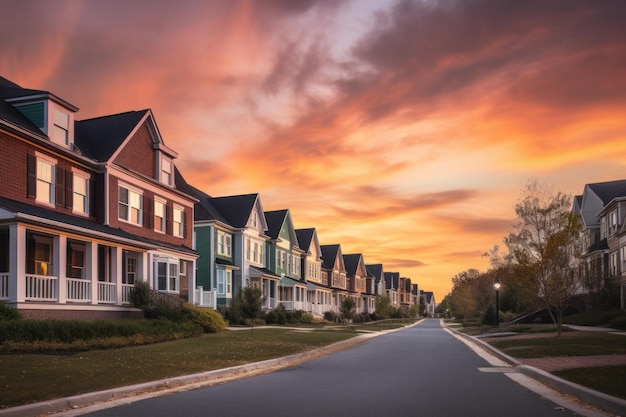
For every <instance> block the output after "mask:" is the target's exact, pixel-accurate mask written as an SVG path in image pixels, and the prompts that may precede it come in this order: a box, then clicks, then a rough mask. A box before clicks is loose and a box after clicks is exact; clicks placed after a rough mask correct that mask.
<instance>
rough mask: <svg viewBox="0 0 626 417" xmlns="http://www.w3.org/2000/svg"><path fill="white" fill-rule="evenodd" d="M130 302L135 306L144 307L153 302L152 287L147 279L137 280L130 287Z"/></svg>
mask: <svg viewBox="0 0 626 417" xmlns="http://www.w3.org/2000/svg"><path fill="white" fill-rule="evenodd" d="M129 297H130V302H131V303H132V305H133V306H134V307H137V308H141V309H144V308H146V307H149V306H151V305H152V304H153V300H152V288H150V284H148V283H147V282H145V281H139V282H135V285H134V286H133V288H131V289H130V294H129Z"/></svg>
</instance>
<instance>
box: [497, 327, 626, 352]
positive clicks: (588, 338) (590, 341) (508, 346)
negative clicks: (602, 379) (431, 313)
mask: <svg viewBox="0 0 626 417" xmlns="http://www.w3.org/2000/svg"><path fill="white" fill-rule="evenodd" d="M489 344H491V345H492V346H493V347H495V348H496V349H498V350H500V351H502V352H504V353H506V354H507V355H510V356H513V357H515V358H544V357H549V356H590V355H619V354H626V337H624V336H621V335H615V334H611V333H604V332H567V333H563V335H562V336H561V337H556V336H554V337H537V338H530V339H527V338H519V339H516V338H511V339H508V340H492V341H490V342H489Z"/></svg>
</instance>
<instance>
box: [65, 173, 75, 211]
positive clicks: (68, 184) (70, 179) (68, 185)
mask: <svg viewBox="0 0 626 417" xmlns="http://www.w3.org/2000/svg"><path fill="white" fill-rule="evenodd" d="M65 207H67V208H68V209H70V210H71V209H72V208H74V174H73V173H72V171H71V170H69V169H68V170H67V171H65Z"/></svg>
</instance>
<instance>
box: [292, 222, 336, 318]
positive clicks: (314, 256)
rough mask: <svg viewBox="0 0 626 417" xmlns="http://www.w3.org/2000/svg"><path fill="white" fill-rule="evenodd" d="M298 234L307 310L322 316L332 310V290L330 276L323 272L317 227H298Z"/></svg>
mask: <svg viewBox="0 0 626 417" xmlns="http://www.w3.org/2000/svg"><path fill="white" fill-rule="evenodd" d="M296 236H297V238H298V244H299V245H300V250H301V251H302V252H301V253H302V254H301V256H302V261H301V271H302V272H301V276H302V277H303V278H304V280H305V282H306V283H307V300H308V308H307V311H309V312H310V313H312V314H313V315H315V316H317V317H321V316H322V315H323V314H324V313H325V312H326V311H330V310H331V300H332V290H331V289H330V287H329V286H328V277H327V275H326V274H323V273H322V249H321V247H320V242H319V238H318V237H317V231H316V230H315V228H309V229H297V230H296Z"/></svg>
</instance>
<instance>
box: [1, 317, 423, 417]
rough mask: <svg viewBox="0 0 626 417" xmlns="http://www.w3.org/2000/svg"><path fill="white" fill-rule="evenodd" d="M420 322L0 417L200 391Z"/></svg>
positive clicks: (25, 416)
mask: <svg viewBox="0 0 626 417" xmlns="http://www.w3.org/2000/svg"><path fill="white" fill-rule="evenodd" d="M421 322H422V320H419V321H417V322H416V323H414V324H412V325H410V326H405V327H401V328H398V329H393V330H384V331H380V332H376V333H367V334H362V335H359V336H355V337H353V338H350V339H347V340H342V341H341V342H337V343H333V344H332V345H328V346H323V347H321V348H317V349H313V350H309V351H306V352H302V353H297V354H295V355H290V356H285V357H281V358H276V359H268V360H266V361H261V362H254V363H249V364H245V365H239V366H233V367H230V368H223V369H216V370H214V371H207V372H201V373H197V374H191V375H183V376H179V377H175V378H166V379H161V380H158V381H151V382H145V383H142V384H135V385H128V386H124V387H118V388H112V389H108V390H103V391H95V392H89V393H85V394H79V395H73V396H71V397H65V398H55V399H52V400H48V401H42V402H38V403H33V404H26V405H22V406H17V407H11V408H6V409H3V410H0V417H34V416H40V415H48V414H52V413H59V412H62V411H67V410H73V409H77V408H81V407H85V406H88V405H91V404H96V403H102V402H107V401H112V400H121V399H124V398H130V397H131V396H135V395H138V394H147V393H155V392H163V393H170V392H177V391H184V390H185V389H189V387H191V386H193V388H200V387H202V386H208V385H212V384H216V383H220V382H222V381H227V380H229V379H232V378H246V377H249V376H253V375H258V374H260V373H266V372H271V371H275V370H278V369H281V368H285V367H288V366H293V365H296V364H298V363H301V362H304V361H308V360H311V359H315V358H317V357H320V356H323V355H328V354H330V353H334V352H338V351H340V350H343V349H347V348H350V347H353V346H356V345H358V344H361V343H363V342H365V341H367V340H369V339H371V338H373V337H377V336H380V335H382V334H387V333H392V332H395V331H399V330H402V329H405V328H407V327H412V326H417V325H418V324H419V323H421Z"/></svg>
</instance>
